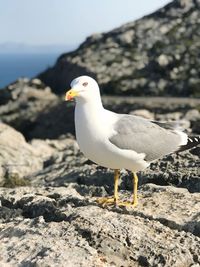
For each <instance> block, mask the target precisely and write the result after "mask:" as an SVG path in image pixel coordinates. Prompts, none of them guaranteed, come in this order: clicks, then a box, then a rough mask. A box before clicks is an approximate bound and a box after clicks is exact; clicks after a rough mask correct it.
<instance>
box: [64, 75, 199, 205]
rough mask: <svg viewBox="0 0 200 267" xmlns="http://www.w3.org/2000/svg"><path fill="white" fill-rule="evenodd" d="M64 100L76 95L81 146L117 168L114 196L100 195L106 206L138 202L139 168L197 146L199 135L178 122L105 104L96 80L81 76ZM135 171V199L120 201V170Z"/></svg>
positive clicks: (94, 158) (98, 160) (100, 161)
mask: <svg viewBox="0 0 200 267" xmlns="http://www.w3.org/2000/svg"><path fill="white" fill-rule="evenodd" d="M70 86H71V89H70V90H69V91H67V93H66V96H65V100H67V101H68V100H72V99H75V102H76V105H75V131H76V139H77V142H78V145H79V147H80V150H81V151H82V152H83V154H84V155H85V156H86V157H87V158H88V159H90V160H92V161H93V162H95V163H96V164H98V165H101V166H103V167H106V168H110V169H113V170H114V196H113V197H103V198H100V199H98V203H100V204H102V205H103V206H106V205H110V204H111V205H116V206H131V207H136V206H137V204H138V197H137V189H138V176H137V172H138V171H142V170H144V169H146V168H147V167H148V166H149V165H150V163H151V162H152V161H155V160H157V159H159V158H161V157H163V156H165V155H167V154H170V153H173V152H177V151H183V150H186V149H190V148H192V147H194V146H197V145H198V144H199V143H200V137H192V136H191V137H188V135H187V134H186V133H184V132H183V131H182V130H181V129H179V127H178V126H177V125H174V123H173V122H171V123H168V122H167V123H162V122H158V121H152V120H147V119H144V118H142V117H139V116H134V115H130V114H117V113H115V112H112V111H110V110H107V109H105V108H104V107H103V105H102V101H101V95H100V90H99V86H98V84H97V82H96V81H95V80H94V79H93V78H91V77H89V76H80V77H78V78H76V79H74V80H73V81H72V82H71V85H70ZM121 169H126V170H129V171H131V172H132V173H133V199H132V200H131V201H130V202H129V201H120V200H119V196H118V180H119V176H120V170H121Z"/></svg>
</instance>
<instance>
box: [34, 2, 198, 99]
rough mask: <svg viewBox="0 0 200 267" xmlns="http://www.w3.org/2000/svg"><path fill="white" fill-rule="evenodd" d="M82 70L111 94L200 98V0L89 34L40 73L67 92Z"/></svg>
mask: <svg viewBox="0 0 200 267" xmlns="http://www.w3.org/2000/svg"><path fill="white" fill-rule="evenodd" d="M83 74H90V75H91V76H93V77H96V78H97V80H98V82H99V83H100V85H101V87H102V89H103V92H104V93H107V94H126V95H155V96H156V95H161V96H162V95H171V96H177V95H178V96H196V97H200V0H175V1H173V2H172V3H170V4H168V5H166V6H165V7H163V8H161V9H159V10H158V11H156V12H154V13H153V14H150V15H148V16H145V17H143V18H141V19H139V20H137V21H135V22H131V23H128V24H125V25H123V26H121V27H119V28H117V29H114V30H112V31H110V32H107V33H101V34H96V35H93V36H90V37H88V38H87V39H86V41H85V42H84V43H83V44H82V45H81V46H80V47H79V48H78V49H77V50H76V51H74V52H71V53H67V54H63V55H62V56H61V57H60V58H59V59H58V60H57V63H56V64H55V66H54V67H52V68H49V69H48V70H46V71H44V72H43V73H41V74H40V75H39V78H40V79H41V80H42V81H43V82H44V83H46V84H47V85H49V86H51V87H52V89H53V90H54V92H56V93H63V92H64V91H65V90H66V88H67V87H68V86H69V82H70V81H71V80H72V79H73V78H74V77H76V76H78V75H83Z"/></svg>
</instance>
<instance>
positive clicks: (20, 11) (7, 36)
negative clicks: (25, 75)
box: [0, 0, 171, 45]
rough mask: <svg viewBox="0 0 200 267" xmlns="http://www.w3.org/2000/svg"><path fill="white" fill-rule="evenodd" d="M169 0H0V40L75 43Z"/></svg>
mask: <svg viewBox="0 0 200 267" xmlns="http://www.w3.org/2000/svg"><path fill="white" fill-rule="evenodd" d="M169 2H171V1H170V0H139V1H136V0H135V1H134V0H72V1H70V0H32V1H31V0H0V33H1V34H0V43H4V42H16V43H27V44H33V45H43V44H45V45H46V44H79V43H81V42H82V41H84V39H85V38H86V37H87V36H89V35H91V34H92V33H97V32H104V31H109V30H111V29H113V28H115V27H118V26H120V25H121V24H123V23H126V22H129V21H133V20H135V19H137V18H140V17H142V16H143V15H146V14H149V13H151V12H153V11H155V10H156V9H158V8H159V7H162V6H164V5H165V4H167V3H169Z"/></svg>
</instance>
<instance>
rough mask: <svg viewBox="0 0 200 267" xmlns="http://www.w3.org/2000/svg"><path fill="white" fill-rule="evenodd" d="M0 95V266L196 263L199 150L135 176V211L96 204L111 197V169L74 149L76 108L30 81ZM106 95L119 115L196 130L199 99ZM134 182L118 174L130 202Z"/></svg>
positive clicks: (177, 266) (122, 192) (199, 240)
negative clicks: (137, 198) (74, 114)
mask: <svg viewBox="0 0 200 267" xmlns="http://www.w3.org/2000/svg"><path fill="white" fill-rule="evenodd" d="M0 92H1V94H0V97H1V98H0V99H1V106H0V117H1V120H2V122H0V251H1V256H0V266H5V267H12V266H19V267H22V266H23V267H27V266H38V267H43V266H46V267H51V266H58V267H66V266H67V267H68V266H69V267H71V266H73V267H111V266H112V267H113V266H115V267H120V266H124V267H129V266H134V267H135V266H138V267H139V266H140V267H142V266H143V267H144V266H152V267H153V266H160V267H166V266H169V267H171V266H175V267H180V266H184V267H191V266H194V267H196V266H199V265H200V257H199V255H200V245H199V244H200V217H199V210H200V172H199V170H200V149H199V148H195V149H192V150H191V151H186V152H182V153H179V154H173V155H168V156H166V157H164V158H163V159H160V160H158V161H156V162H154V163H152V164H151V166H150V168H148V169H147V170H145V171H144V172H141V173H139V174H138V175H139V205H138V207H137V208H134V209H131V208H123V207H122V208H120V207H106V208H103V207H102V206H100V205H98V204H97V202H96V198H98V197H100V196H109V195H112V193H113V171H112V170H109V169H105V168H102V167H100V166H97V165H96V164H94V163H93V162H91V161H89V160H88V159H87V158H85V157H84V156H83V154H82V153H81V152H80V150H79V148H78V145H77V143H76V141H75V140H74V136H73V135H72V134H73V133H74V127H73V107H72V105H73V104H71V103H68V104H69V106H68V105H67V104H66V103H64V101H63V99H62V98H60V97H58V96H56V95H55V94H54V93H52V92H51V90H50V89H49V88H47V87H45V86H44V84H42V83H41V82H40V81H39V80H35V79H34V80H27V79H23V80H19V81H17V82H16V83H14V84H12V85H10V86H9V87H7V88H5V89H4V90H2V91H0ZM103 101H104V105H105V106H106V107H108V108H110V109H112V110H115V111H118V112H126V113H131V114H135V115H140V116H143V117H146V118H149V119H156V120H162V121H163V120H165V121H166V120H180V121H181V123H182V125H183V127H185V128H186V130H187V132H188V133H190V134H192V135H198V134H199V133H200V127H199V125H200V112H199V108H200V99H192V98H186V99H183V98H178V99H177V98H175V99H174V98H170V99H168V100H167V101H166V98H151V97H149V98H148V99H147V98H135V97H134V98H132V97H128V98H126V97H123V98H122V97H105V98H104V99H103ZM144 108H145V109H144ZM8 124H10V125H12V126H13V127H15V129H14V128H13V127H11V126H8ZM16 129H18V130H19V131H20V132H19V131H17V130H16ZM22 133H23V134H24V136H25V138H24V136H23V135H22ZM69 133H71V134H69ZM27 140H28V141H27ZM132 187H133V185H132V178H131V173H128V172H126V171H122V172H121V180H120V198H121V199H124V200H126V199H130V196H131V193H132Z"/></svg>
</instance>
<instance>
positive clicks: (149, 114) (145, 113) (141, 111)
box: [130, 109, 154, 120]
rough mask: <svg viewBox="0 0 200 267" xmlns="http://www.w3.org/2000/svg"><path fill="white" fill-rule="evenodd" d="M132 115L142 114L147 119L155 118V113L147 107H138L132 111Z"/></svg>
mask: <svg viewBox="0 0 200 267" xmlns="http://www.w3.org/2000/svg"><path fill="white" fill-rule="evenodd" d="M130 114H132V115H136V116H140V117H143V118H145V119H149V120H153V119H154V114H153V113H152V112H150V111H149V110H146V109H136V110H134V111H132V112H130Z"/></svg>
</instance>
